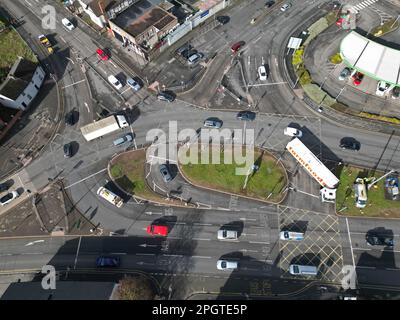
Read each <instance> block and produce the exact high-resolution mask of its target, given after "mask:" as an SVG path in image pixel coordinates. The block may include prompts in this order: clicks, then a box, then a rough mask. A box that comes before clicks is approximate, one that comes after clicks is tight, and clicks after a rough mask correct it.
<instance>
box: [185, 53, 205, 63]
mask: <svg viewBox="0 0 400 320" xmlns="http://www.w3.org/2000/svg"><path fill="white" fill-rule="evenodd" d="M203 56H204V55H203V54H202V53H200V52H198V53H195V54H193V55H191V56H190V57H189V58H188V63H189V64H190V65H193V64H195V63H197V62H198V61H199V60H200V59H202V58H203Z"/></svg>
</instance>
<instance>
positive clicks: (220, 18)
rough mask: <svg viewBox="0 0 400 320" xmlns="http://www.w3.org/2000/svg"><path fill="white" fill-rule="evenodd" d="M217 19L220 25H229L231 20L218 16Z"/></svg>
mask: <svg viewBox="0 0 400 320" xmlns="http://www.w3.org/2000/svg"><path fill="white" fill-rule="evenodd" d="M216 19H217V21H218V22H219V23H220V24H227V23H228V22H229V20H230V18H229V17H228V16H218V17H216Z"/></svg>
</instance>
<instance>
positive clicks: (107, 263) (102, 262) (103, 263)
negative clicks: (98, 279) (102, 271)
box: [96, 256, 120, 268]
mask: <svg viewBox="0 0 400 320" xmlns="http://www.w3.org/2000/svg"><path fill="white" fill-rule="evenodd" d="M119 264H120V258H119V257H106V256H100V257H98V258H97V259H96V267H99V268H105V267H119Z"/></svg>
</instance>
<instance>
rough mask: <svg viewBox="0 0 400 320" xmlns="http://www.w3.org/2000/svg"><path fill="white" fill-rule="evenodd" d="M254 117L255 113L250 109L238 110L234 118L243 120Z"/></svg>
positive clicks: (251, 119) (250, 119)
mask: <svg viewBox="0 0 400 320" xmlns="http://www.w3.org/2000/svg"><path fill="white" fill-rule="evenodd" d="M255 118H256V114H255V113H254V112H252V111H248V110H245V111H240V112H239V113H238V114H237V115H236V119H238V120H244V121H253V120H254V119H255Z"/></svg>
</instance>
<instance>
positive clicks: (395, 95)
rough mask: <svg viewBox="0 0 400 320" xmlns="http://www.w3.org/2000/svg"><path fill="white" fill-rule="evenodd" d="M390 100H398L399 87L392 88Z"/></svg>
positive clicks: (399, 95) (399, 96)
mask: <svg viewBox="0 0 400 320" xmlns="http://www.w3.org/2000/svg"><path fill="white" fill-rule="evenodd" d="M392 98H393V99H399V98H400V87H394V88H393V90H392Z"/></svg>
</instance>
